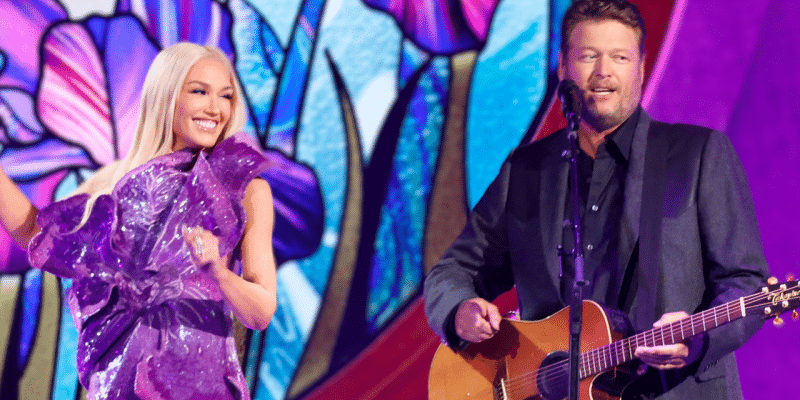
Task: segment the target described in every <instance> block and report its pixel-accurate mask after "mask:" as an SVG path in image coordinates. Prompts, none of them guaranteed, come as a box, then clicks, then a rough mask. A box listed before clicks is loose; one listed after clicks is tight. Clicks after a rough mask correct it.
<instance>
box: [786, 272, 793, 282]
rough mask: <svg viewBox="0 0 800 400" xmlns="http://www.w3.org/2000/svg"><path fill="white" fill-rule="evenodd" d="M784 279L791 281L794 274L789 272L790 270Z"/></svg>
mask: <svg viewBox="0 0 800 400" xmlns="http://www.w3.org/2000/svg"><path fill="white" fill-rule="evenodd" d="M786 280H787V281H789V282H791V281H793V280H794V274H793V273H791V272H789V273H788V274H786Z"/></svg>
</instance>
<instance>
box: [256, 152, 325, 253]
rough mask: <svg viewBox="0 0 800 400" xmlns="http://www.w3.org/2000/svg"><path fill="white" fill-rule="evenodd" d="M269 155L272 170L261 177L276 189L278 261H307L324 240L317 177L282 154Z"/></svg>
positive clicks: (274, 194) (274, 191)
mask: <svg viewBox="0 0 800 400" xmlns="http://www.w3.org/2000/svg"><path fill="white" fill-rule="evenodd" d="M265 155H266V156H267V159H269V168H268V169H267V170H266V171H265V172H264V173H263V174H261V177H263V178H264V179H266V180H267V182H269V184H270V187H271V188H272V198H273V206H274V208H275V234H274V235H273V236H274V238H273V245H274V249H275V258H276V259H277V260H278V264H280V263H281V262H283V261H286V260H295V259H299V258H303V257H307V256H309V255H311V254H312V253H313V252H314V251H315V250H316V249H317V247H318V246H319V244H320V242H321V240H322V230H323V223H324V213H323V204H322V193H321V191H320V187H319V182H318V180H317V177H316V175H314V171H313V170H312V169H311V168H309V167H307V166H305V165H302V164H300V163H297V162H296V161H293V160H291V159H289V158H287V157H286V156H285V155H283V153H281V152H279V151H267V152H266V153H265Z"/></svg>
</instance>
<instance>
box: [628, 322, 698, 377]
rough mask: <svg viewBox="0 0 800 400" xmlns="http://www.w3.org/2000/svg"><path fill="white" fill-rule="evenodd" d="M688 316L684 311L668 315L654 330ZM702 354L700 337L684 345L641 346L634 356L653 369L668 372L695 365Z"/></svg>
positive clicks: (693, 338)
mask: <svg viewBox="0 0 800 400" xmlns="http://www.w3.org/2000/svg"><path fill="white" fill-rule="evenodd" d="M688 316H689V314H687V313H685V312H683V311H677V312H671V313H666V314H664V315H662V316H661V319H659V320H658V321H656V322H655V323H654V324H653V328H659V327H662V326H664V325H666V324H669V323H671V322H675V321H679V320H681V319H683V318H686V317H688ZM702 352H703V339H702V336H700V335H698V336H692V337H691V338H689V339H686V340H685V341H684V342H683V343H676V344H671V345H666V346H655V347H645V346H640V347H638V348H637V349H636V352H635V353H633V355H634V356H636V357H638V358H639V359H640V360H642V362H644V363H645V364H647V365H649V366H651V367H654V368H658V369H662V370H667V369H678V368H683V367H685V366H687V365H690V364H692V363H694V362H695V361H697V360H699V359H700V355H701V354H702Z"/></svg>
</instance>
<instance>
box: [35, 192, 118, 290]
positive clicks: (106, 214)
mask: <svg viewBox="0 0 800 400" xmlns="http://www.w3.org/2000/svg"><path fill="white" fill-rule="evenodd" d="M88 199H89V195H87V194H79V195H75V196H71V197H69V198H66V199H64V200H61V201H57V202H54V203H52V204H50V205H48V206H47V207H45V208H44V209H42V210H41V211H39V214H38V215H37V216H36V223H37V224H38V225H39V227H40V228H41V229H42V230H41V232H39V234H37V235H36V236H35V237H34V238H33V239H32V240H31V242H30V244H29V245H28V260H29V261H30V263H31V265H32V266H33V267H36V268H39V269H41V270H43V271H47V272H50V273H53V274H55V275H58V276H61V277H64V278H76V277H77V276H78V275H81V274H85V273H87V272H91V271H88V270H84V269H85V268H87V266H90V265H91V266H94V265H103V264H105V263H107V262H108V260H106V259H105V258H107V257H108V256H109V254H106V253H107V252H97V251H96V248H95V247H93V245H94V246H96V247H101V248H103V247H105V246H102V245H107V242H108V240H109V238H108V233H109V232H110V231H111V230H112V229H113V226H114V221H115V220H114V210H115V205H114V201H113V200H112V199H111V198H110V197H109V196H107V195H103V196H100V197H98V198H97V200H96V201H95V203H94V205H93V207H92V212H91V213H90V215H89V217H88V219H87V220H86V222H85V223H84V224H83V225H81V221H82V219H83V213H84V210H85V208H86V204H87V201H88ZM98 232H100V233H98Z"/></svg>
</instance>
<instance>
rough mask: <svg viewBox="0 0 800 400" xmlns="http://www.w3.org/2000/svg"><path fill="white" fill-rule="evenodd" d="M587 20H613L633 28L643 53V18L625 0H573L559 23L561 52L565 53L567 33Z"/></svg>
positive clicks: (636, 9) (645, 32)
mask: <svg viewBox="0 0 800 400" xmlns="http://www.w3.org/2000/svg"><path fill="white" fill-rule="evenodd" d="M587 20H614V21H619V22H621V23H623V24H625V25H627V26H629V27H631V28H633V30H634V32H636V34H637V35H638V36H639V53H640V54H644V39H645V37H646V35H647V31H646V30H645V27H644V20H643V19H642V14H640V13H639V9H638V8H637V7H636V6H635V5H633V4H631V3H630V2H628V1H627V0H575V2H573V3H572V5H571V6H569V8H568V9H567V12H566V14H564V21H563V22H562V23H561V54H564V55H566V54H567V47H568V45H569V43H568V42H569V35H571V34H572V30H573V29H575V26H576V25H578V23H580V22H583V21H587Z"/></svg>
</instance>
